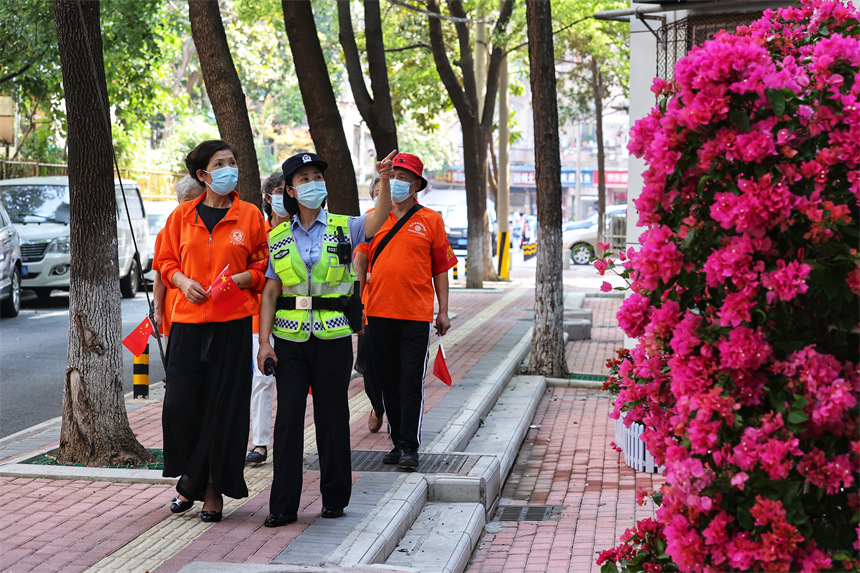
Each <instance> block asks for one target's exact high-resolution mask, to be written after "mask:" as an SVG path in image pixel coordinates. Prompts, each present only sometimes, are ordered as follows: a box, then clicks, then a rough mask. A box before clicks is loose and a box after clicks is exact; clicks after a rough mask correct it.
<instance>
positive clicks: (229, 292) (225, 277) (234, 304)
mask: <svg viewBox="0 0 860 573" xmlns="http://www.w3.org/2000/svg"><path fill="white" fill-rule="evenodd" d="M229 268H230V265H227V266H226V267H224V270H223V271H221V273H220V274H219V275H218V278H216V279H215V282H214V283H212V286H210V287H209V291H210V293H211V294H212V302H213V303H214V304H215V308H217V309H218V312H220V313H221V314H222V315H224V316H229V315H230V314H231V313H232V312H233V311H234V310H236V309H237V308H239V307H240V306H242V305H243V304H245V303H246V302H248V297H247V295H245V293H244V292H242V289H240V288H239V287H238V286H237V285H236V282H235V281H234V280H233V276H232V275H230V274H228V273H227V269H229Z"/></svg>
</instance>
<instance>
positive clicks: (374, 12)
mask: <svg viewBox="0 0 860 573" xmlns="http://www.w3.org/2000/svg"><path fill="white" fill-rule="evenodd" d="M349 4H350V3H349V0H338V2H337V14H338V23H339V24H340V34H339V38H340V45H341V47H342V48H343V54H344V58H345V59H346V72H347V75H348V76H349V86H350V88H352V95H353V97H354V98H355V105H356V106H357V107H358V111H359V113H361V117H362V118H363V119H364V121H365V123H367V128H368V129H369V130H370V136H371V137H372V138H373V146H374V147H375V148H376V155H377V157H385V156H386V155H388V154H389V153H391V151H392V150H393V149H397V126H396V124H395V123H394V110H393V109H392V107H391V89H390V88H389V85H388V66H387V64H386V62H385V44H384V42H383V37H382V17H381V15H380V13H379V2H378V1H375V0H366V1H365V2H364V38H365V42H366V44H367V64H368V71H369V72H370V87H371V89H372V90H373V97H371V96H370V94H369V93H368V91H367V85H366V84H365V83H364V73H363V71H362V68H361V58H360V57H359V55H358V46H356V44H355V34H354V32H353V27H352V14H351V13H350V10H349Z"/></svg>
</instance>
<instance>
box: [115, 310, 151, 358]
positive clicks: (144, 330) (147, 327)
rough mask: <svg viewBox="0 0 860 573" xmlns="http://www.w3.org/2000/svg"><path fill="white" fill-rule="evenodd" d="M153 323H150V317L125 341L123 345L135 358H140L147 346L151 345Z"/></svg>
mask: <svg viewBox="0 0 860 573" xmlns="http://www.w3.org/2000/svg"><path fill="white" fill-rule="evenodd" d="M152 330H153V328H152V323H151V322H149V317H148V316H147V317H146V318H144V319H143V322H141V323H140V324H138V325H137V327H136V328H135V329H134V330H132V331H131V334H129V335H128V336H126V337H125V339H123V341H122V344H123V346H125V347H126V348H128V349H129V350H131V353H132V354H134V355H135V356H140V355H141V354H143V351H144V350H146V345H147V344H148V343H149V335H150V334H152Z"/></svg>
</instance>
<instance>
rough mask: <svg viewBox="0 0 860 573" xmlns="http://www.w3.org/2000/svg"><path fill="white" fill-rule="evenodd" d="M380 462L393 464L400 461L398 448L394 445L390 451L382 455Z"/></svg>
mask: <svg viewBox="0 0 860 573" xmlns="http://www.w3.org/2000/svg"><path fill="white" fill-rule="evenodd" d="M382 463H384V464H388V465H389V466H393V465H395V464H398V463H400V448H398V447H397V446H394V447H393V448H392V449H391V451H390V452H388V453H387V454H385V455H384V456H382Z"/></svg>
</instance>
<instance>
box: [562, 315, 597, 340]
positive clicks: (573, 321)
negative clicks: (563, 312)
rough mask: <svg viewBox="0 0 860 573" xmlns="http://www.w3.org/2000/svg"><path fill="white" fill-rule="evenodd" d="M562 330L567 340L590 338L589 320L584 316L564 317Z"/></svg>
mask: <svg viewBox="0 0 860 573" xmlns="http://www.w3.org/2000/svg"><path fill="white" fill-rule="evenodd" d="M564 330H565V331H566V332H567V335H568V337H569V338H568V340H588V339H589V338H591V321H590V320H585V319H584V318H570V319H565V320H564Z"/></svg>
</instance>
